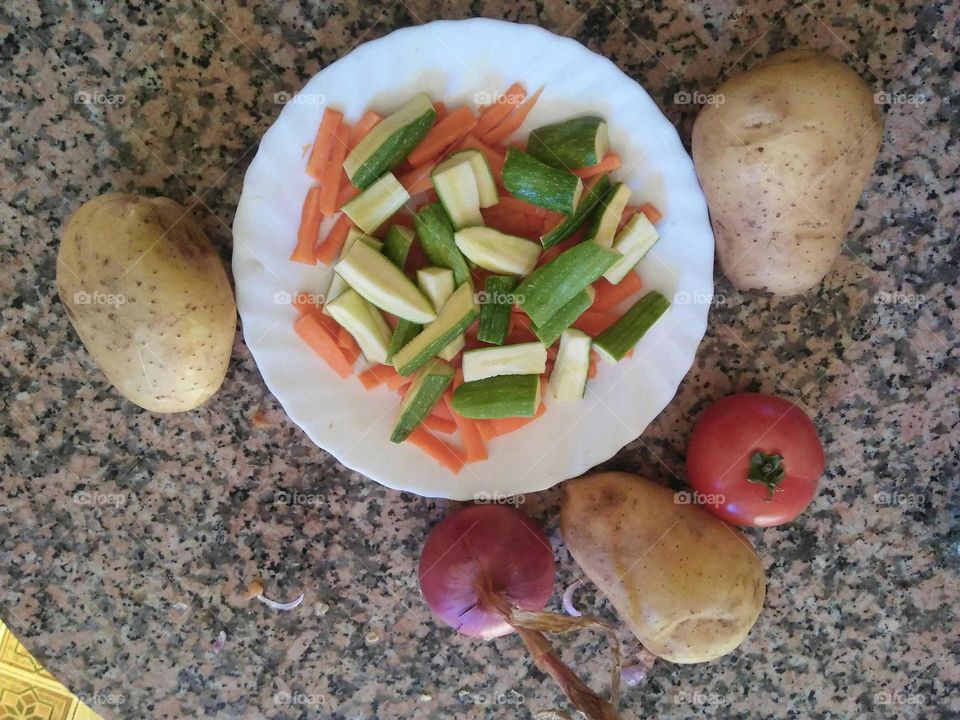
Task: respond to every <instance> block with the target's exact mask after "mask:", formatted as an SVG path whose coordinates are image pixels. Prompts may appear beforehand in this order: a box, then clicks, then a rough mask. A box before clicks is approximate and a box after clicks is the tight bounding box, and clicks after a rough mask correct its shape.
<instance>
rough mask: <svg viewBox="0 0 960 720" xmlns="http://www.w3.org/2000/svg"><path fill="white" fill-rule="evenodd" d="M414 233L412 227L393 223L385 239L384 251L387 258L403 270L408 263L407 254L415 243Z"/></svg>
mask: <svg viewBox="0 0 960 720" xmlns="http://www.w3.org/2000/svg"><path fill="white" fill-rule="evenodd" d="M413 240H414V233H413V230H411V229H410V228H406V227H402V226H401V225H391V226H390V229H389V230H387V237H386V238H384V240H383V249H382V251H381V252H383V254H384V255H386V257H387V260H389V261H390V262H392V263H393V264H394V265H396V266H397V267H398V268H400V269H401V270H403V267H404V266H405V265H406V264H407V256H408V255H409V254H410V248H411V246H412V245H413Z"/></svg>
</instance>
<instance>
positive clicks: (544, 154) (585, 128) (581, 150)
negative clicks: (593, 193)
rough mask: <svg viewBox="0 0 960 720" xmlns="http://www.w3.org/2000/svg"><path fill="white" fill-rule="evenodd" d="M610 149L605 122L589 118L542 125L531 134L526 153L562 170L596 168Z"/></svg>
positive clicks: (600, 119)
mask: <svg viewBox="0 0 960 720" xmlns="http://www.w3.org/2000/svg"><path fill="white" fill-rule="evenodd" d="M609 149H610V140H609V138H608V134H607V121H606V120H604V119H603V118H601V117H595V116H588V117H579V118H573V119H571V120H564V121H563V122H558V123H554V124H553V125H544V126H543V127H540V128H537V129H536V130H534V131H533V132H532V133H530V138H529V139H528V140H527V152H528V153H530V154H531V155H533V156H534V157H535V158H536V159H537V160H539V161H540V162H542V163H546V164H547V165H551V166H553V167H556V168H563V169H564V170H576V169H578V168H582V167H587V166H589V165H596V164H597V163H598V162H600V160H601V159H603V156H604V155H606V154H607V150H609Z"/></svg>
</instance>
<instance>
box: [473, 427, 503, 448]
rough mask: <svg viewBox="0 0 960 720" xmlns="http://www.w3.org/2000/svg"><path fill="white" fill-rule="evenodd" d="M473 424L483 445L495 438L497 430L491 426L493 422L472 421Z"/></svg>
mask: <svg viewBox="0 0 960 720" xmlns="http://www.w3.org/2000/svg"><path fill="white" fill-rule="evenodd" d="M473 424H474V426H476V428H477V432H478V433H480V437H481V438H483V441H484V442H485V443H488V442H490V441H491V440H493V439H494V438H495V437H496V436H497V429H496V428H495V427H494V426H493V420H474V421H473ZM484 450H486V448H484Z"/></svg>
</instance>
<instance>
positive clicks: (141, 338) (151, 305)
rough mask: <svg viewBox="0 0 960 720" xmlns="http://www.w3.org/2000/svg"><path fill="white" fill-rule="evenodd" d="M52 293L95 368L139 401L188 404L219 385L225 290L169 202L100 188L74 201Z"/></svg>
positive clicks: (229, 299) (154, 406)
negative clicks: (105, 298)
mask: <svg viewBox="0 0 960 720" xmlns="http://www.w3.org/2000/svg"><path fill="white" fill-rule="evenodd" d="M57 292H58V293H59V295H60V301H61V302H62V303H63V305H64V307H65V308H66V311H67V315H68V316H69V318H70V322H71V323H73V326H74V328H75V329H76V331H77V334H78V335H79V336H80V339H81V340H82V341H83V344H84V346H86V348H87V350H88V351H89V353H90V354H91V355H92V356H93V359H94V360H95V361H96V363H97V365H99V366H100V369H101V370H103V373H104V375H106V376H107V379H108V380H109V381H110V382H111V383H112V384H113V385H114V386H115V387H116V388H117V390H118V391H119V392H120V393H121V394H122V395H123V396H124V397H126V398H127V399H128V400H130V401H131V402H134V403H136V404H137V405H139V406H140V407H142V408H144V409H146V410H152V411H154V412H161V413H167V412H181V411H185V410H191V409H193V408H195V407H197V406H199V405H201V404H202V403H203V402H205V401H206V400H207V399H208V398H209V397H210V396H211V395H213V394H214V393H215V392H216V391H217V390H218V389H219V388H220V385H221V384H222V383H223V378H224V376H225V375H226V371H227V364H228V362H229V360H230V352H231V350H232V348H233V339H234V334H235V332H236V314H237V309H236V304H235V303H234V299H233V291H232V289H231V287H230V281H229V280H228V278H227V273H226V270H225V269H224V267H223V263H222V262H221V261H220V258H219V256H218V255H217V253H216V250H215V249H214V247H213V245H212V244H211V242H210V240H209V239H208V238H207V236H206V235H204V233H203V231H202V230H200V228H199V227H198V226H197V225H196V224H195V223H194V222H193V220H192V219H191V218H190V217H189V215H188V214H187V211H186V210H184V208H183V207H181V206H180V205H178V204H177V203H176V202H174V201H173V200H169V199H167V198H160V197H143V196H138V195H129V194H124V193H110V194H107V195H101V196H100V197H97V198H94V199H93V200H90V201H89V202H87V203H85V204H83V205H82V206H81V207H80V208H79V209H78V210H77V211H76V212H75V213H74V214H73V216H72V217H71V218H70V220H69V222H68V223H67V225H66V227H65V229H64V232H63V238H62V240H61V243H60V250H59V252H58V254H57ZM94 293H99V294H101V295H111V296H114V297H115V298H123V301H122V302H109V303H107V302H96V301H91V300H90V298H91V297H92V296H93V294H94ZM84 297H86V298H87V301H86V302H84V300H83V298H84Z"/></svg>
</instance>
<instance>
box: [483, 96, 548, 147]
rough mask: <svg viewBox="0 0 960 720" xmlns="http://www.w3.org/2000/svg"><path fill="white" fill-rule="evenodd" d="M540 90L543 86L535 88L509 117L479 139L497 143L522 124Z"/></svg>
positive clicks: (535, 102) (534, 103) (535, 101)
mask: <svg viewBox="0 0 960 720" xmlns="http://www.w3.org/2000/svg"><path fill="white" fill-rule="evenodd" d="M542 92H543V88H540V89H539V90H537V91H536V92H535V93H534V94H533V95H531V96H530V97H529V98H528V99H527V100H526V101H524V103H523V105H520V106H519V107H518V108H517V109H516V110H514V111H513V113H512V114H511V115H510V117H508V118H507V119H506V120H504V121H503V122H502V123H500V124H499V125H497V127H495V128H494V129H493V130H491V131H490V132H488V133H487V134H486V135H483V136H482V137H481V138H480V139H481V140H483V141H484V142H485V143H497V142H500V141H501V140H504V139H506V138H507V137H508V136H510V135H512V134H513V133H514V132H516V131H517V130H519V129H520V126H521V125H523V121H524V120H526V119H527V115H529V114H530V111H531V110H533V106H534V105H536V104H537V98H539V97H540V93H542Z"/></svg>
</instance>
